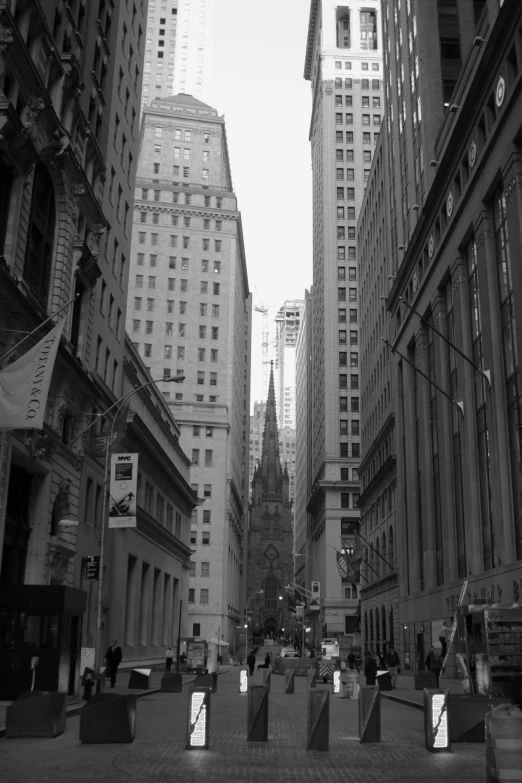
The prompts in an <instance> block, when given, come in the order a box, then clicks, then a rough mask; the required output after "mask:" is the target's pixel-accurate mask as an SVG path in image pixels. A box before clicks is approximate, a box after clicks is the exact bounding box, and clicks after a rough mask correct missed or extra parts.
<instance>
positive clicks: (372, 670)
mask: <svg viewBox="0 0 522 783" xmlns="http://www.w3.org/2000/svg"><path fill="white" fill-rule="evenodd" d="M364 676H365V677H366V685H375V678H376V676H377V662H376V660H375V658H374V657H373V656H372V655H371V654H370V651H369V650H365V651H364Z"/></svg>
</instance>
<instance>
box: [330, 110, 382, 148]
mask: <svg viewBox="0 0 522 783" xmlns="http://www.w3.org/2000/svg"><path fill="white" fill-rule="evenodd" d="M381 121H382V120H381V115H380V114H374V115H373V124H374V125H377V126H379V128H380V127H381ZM335 124H336V125H343V124H346V125H353V113H352V112H346V113H345V114H344V119H343V112H340V111H338V112H335ZM362 124H363V125H371V124H372V123H371V115H370V114H363V115H362ZM364 143H365V144H369V143H370V142H369V141H368V142H364Z"/></svg>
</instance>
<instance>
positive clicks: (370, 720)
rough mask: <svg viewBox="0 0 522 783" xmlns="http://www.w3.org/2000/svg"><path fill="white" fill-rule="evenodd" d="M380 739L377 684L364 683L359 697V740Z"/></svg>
mask: <svg viewBox="0 0 522 783" xmlns="http://www.w3.org/2000/svg"><path fill="white" fill-rule="evenodd" d="M380 741H381V697H380V696H379V686H378V685H365V686H364V687H362V688H361V691H360V698H359V742H380Z"/></svg>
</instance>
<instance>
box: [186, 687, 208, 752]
mask: <svg viewBox="0 0 522 783" xmlns="http://www.w3.org/2000/svg"><path fill="white" fill-rule="evenodd" d="M209 718H210V688H194V690H193V691H192V693H191V694H190V698H189V701H188V713H187V741H186V744H185V748H186V750H194V749H197V750H208V746H209V742H210V731H209V729H210V725H209Z"/></svg>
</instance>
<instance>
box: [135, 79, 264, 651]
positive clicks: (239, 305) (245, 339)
mask: <svg viewBox="0 0 522 783" xmlns="http://www.w3.org/2000/svg"><path fill="white" fill-rule="evenodd" d="M127 329H128V332H129V334H130V335H131V339H132V341H133V343H134V346H135V348H136V350H137V351H138V353H139V354H140V356H141V358H142V360H143V362H144V364H145V366H146V367H147V369H148V370H149V371H150V372H151V375H152V377H153V378H159V379H161V378H164V379H165V380H166V381H167V380H168V379H169V378H172V377H175V376H176V375H177V376H181V375H182V376H184V377H185V381H184V383H183V385H182V386H174V385H170V384H169V383H165V384H162V383H160V384H159V388H160V390H161V391H162V393H163V395H164V398H165V400H166V401H167V402H168V404H169V406H170V408H171V411H172V413H173V415H174V416H175V418H176V420H177V421H178V423H179V425H180V428H181V444H182V447H183V448H184V450H185V451H186V453H187V454H188V455H189V457H190V458H191V462H192V466H191V472H190V481H191V484H192V486H193V489H194V491H196V492H197V493H198V496H199V497H200V498H201V499H202V505H201V506H200V507H199V508H198V509H197V510H196V511H195V512H194V515H193V518H192V529H191V545H192V549H193V557H192V571H191V575H190V587H189V595H188V606H189V614H190V623H189V625H190V627H189V633H190V634H191V635H193V636H203V637H205V638H212V637H215V636H216V635H217V634H218V632H219V633H221V635H222V636H223V637H224V638H225V640H227V641H229V643H230V644H231V646H232V640H233V638H234V632H235V628H236V626H237V624H238V622H239V619H240V607H241V604H242V593H243V589H244V581H243V580H244V557H245V555H246V553H245V551H244V546H245V536H246V523H247V513H248V441H249V437H248V436H249V421H248V409H249V396H250V329H251V297H250V292H249V289H248V276H247V267H246V256H245V248H244V244H243V234H242V224H241V213H240V212H239V210H238V205H237V198H236V195H235V193H234V190H233V186H232V175H231V170H230V163H229V158H228V147H227V139H226V130H225V123H224V119H223V117H222V116H220V115H219V114H218V112H217V111H216V109H213V108H212V107H211V106H207V105H206V104H205V103H202V102H201V101H199V100H198V99H196V98H193V97H192V96H191V95H176V96H170V97H167V98H161V99H159V100H157V101H152V105H151V106H150V107H146V108H145V109H144V110H143V119H142V125H141V139H140V155H139V164H138V175H137V180H136V201H135V211H134V224H133V244H132V256H131V277H130V281H129V301H128V310H127ZM171 390H175V391H171Z"/></svg>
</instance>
